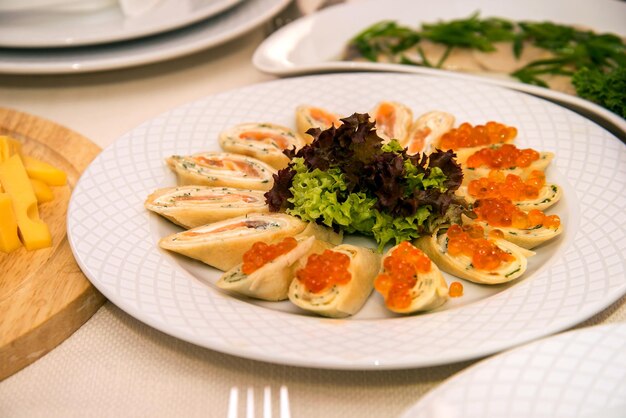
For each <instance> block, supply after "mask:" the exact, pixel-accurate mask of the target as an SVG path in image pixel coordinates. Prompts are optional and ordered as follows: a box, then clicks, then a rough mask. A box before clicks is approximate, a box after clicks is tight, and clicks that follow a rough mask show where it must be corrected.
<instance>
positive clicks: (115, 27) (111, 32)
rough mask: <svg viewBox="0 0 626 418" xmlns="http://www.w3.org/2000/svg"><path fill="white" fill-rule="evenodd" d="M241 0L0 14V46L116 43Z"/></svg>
mask: <svg viewBox="0 0 626 418" xmlns="http://www.w3.org/2000/svg"><path fill="white" fill-rule="evenodd" d="M241 1H242V0H159V1H157V2H156V4H155V5H154V7H152V8H151V9H149V10H148V11H146V12H145V13H142V14H140V15H137V16H126V15H124V13H123V12H122V9H121V8H120V7H119V6H118V5H117V4H115V3H114V4H112V5H110V6H109V7H104V8H102V9H98V10H94V11H85V12H79V11H77V12H63V11H54V10H52V11H49V10H43V11H38V10H24V11H17V12H3V13H2V14H0V47H5V48H59V47H68V46H82V45H94V44H103V43H110V42H118V41H123V40H128V39H134V38H139V37H143V36H149V35H154V34H157V33H162V32H166V31H170V30H173V29H177V28H180V27H183V26H187V25H191V24H193V23H195V22H198V21H200V20H203V19H207V18H209V17H211V16H213V15H216V14H218V13H220V12H222V11H224V10H226V9H228V8H230V7H233V6H234V5H236V4H237V3H239V2H241Z"/></svg>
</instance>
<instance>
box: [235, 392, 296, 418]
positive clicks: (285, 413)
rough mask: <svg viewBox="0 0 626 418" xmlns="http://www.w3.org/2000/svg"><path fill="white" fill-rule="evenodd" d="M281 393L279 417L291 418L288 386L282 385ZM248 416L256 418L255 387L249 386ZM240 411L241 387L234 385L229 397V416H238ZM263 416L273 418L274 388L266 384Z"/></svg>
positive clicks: (246, 403) (247, 395)
mask: <svg viewBox="0 0 626 418" xmlns="http://www.w3.org/2000/svg"><path fill="white" fill-rule="evenodd" d="M279 393H280V395H279V408H278V413H279V415H278V416H279V418H291V411H290V409H289V392H288V390H287V386H284V385H283V386H281V387H280V392H279ZM245 406H246V408H245V409H246V415H245V417H246V418H254V411H255V408H254V389H253V388H251V387H249V388H248V389H247V390H246V401H245ZM238 413H239V388H238V387H237V386H233V387H232V388H230V397H229V399H228V415H227V418H237V416H238ZM263 418H272V388H270V387H269V386H265V387H264V388H263Z"/></svg>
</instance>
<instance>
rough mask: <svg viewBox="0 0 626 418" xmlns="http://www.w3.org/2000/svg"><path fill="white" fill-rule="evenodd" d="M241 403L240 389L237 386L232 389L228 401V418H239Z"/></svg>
mask: <svg viewBox="0 0 626 418" xmlns="http://www.w3.org/2000/svg"><path fill="white" fill-rule="evenodd" d="M238 403H239V389H238V388H237V387H236V386H233V387H232V388H230V398H229V399H228V418H237V404H238Z"/></svg>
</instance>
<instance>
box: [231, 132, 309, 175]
mask: <svg viewBox="0 0 626 418" xmlns="http://www.w3.org/2000/svg"><path fill="white" fill-rule="evenodd" d="M219 142H220V146H221V147H222V149H223V150H224V151H227V152H235V153H237V154H243V155H249V156H251V157H254V158H256V159H258V160H261V161H263V162H265V163H267V164H269V165H270V166H272V167H274V168H275V169H277V170H279V169H281V168H285V167H287V164H289V158H288V157H287V156H286V155H285V154H284V153H283V151H284V150H286V149H296V150H298V149H300V148H302V147H303V146H304V145H305V143H304V140H302V139H301V138H300V137H298V136H297V135H296V134H295V133H294V132H293V131H292V130H291V129H289V128H286V127H284V126H280V125H275V124H272V123H243V124H240V125H236V126H233V127H232V128H229V129H226V130H225V131H223V132H222V133H221V134H220V136H219Z"/></svg>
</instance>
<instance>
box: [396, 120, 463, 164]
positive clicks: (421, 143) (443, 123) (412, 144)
mask: <svg viewBox="0 0 626 418" xmlns="http://www.w3.org/2000/svg"><path fill="white" fill-rule="evenodd" d="M453 126H454V116H453V115H451V114H450V113H446V112H440V111H432V112H428V113H424V114H423V115H421V116H420V117H419V118H417V119H416V120H415V122H413V124H412V125H411V129H410V130H409V135H408V136H407V141H406V144H401V145H402V146H404V147H406V148H407V153H408V154H409V155H414V154H417V153H419V152H423V153H430V152H432V151H434V150H435V149H434V148H433V144H436V143H438V141H439V138H441V135H443V134H445V133H446V132H448V131H449V130H450V129H452V127H453Z"/></svg>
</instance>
